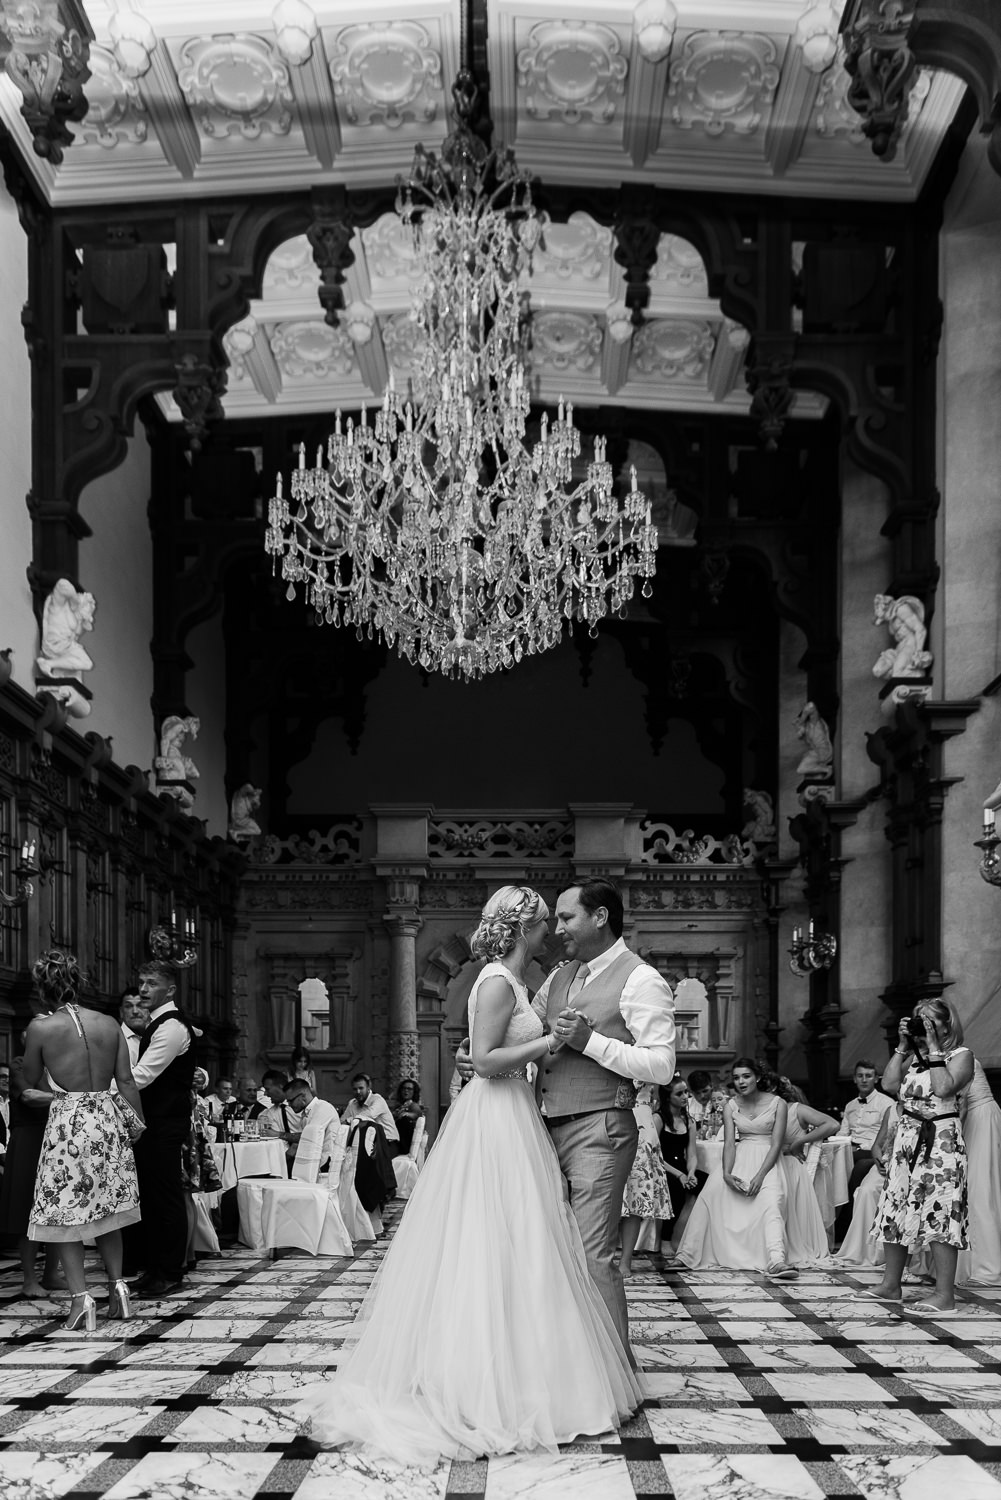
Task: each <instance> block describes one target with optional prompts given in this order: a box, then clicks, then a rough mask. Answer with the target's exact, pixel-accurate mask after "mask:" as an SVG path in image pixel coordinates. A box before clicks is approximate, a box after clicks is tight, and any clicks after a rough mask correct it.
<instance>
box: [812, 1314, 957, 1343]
mask: <svg viewBox="0 0 1001 1500" xmlns="http://www.w3.org/2000/svg"><path fill="white" fill-rule="evenodd" d="M833 1326H834V1331H835V1332H836V1333H837V1335H838V1336H839V1338H843V1339H847V1340H848V1341H849V1343H852V1344H861V1343H867V1344H869V1343H880V1344H882V1343H887V1344H893V1343H896V1342H897V1341H898V1340H899V1341H907V1342H909V1343H915V1344H930V1343H931V1342H932V1341H933V1339H934V1337H935V1335H934V1333H933V1332H931V1330H930V1329H928V1328H922V1327H921V1325H920V1324H919V1323H905V1322H904V1321H903V1320H902V1319H898V1320H896V1321H888V1322H886V1323H870V1322H868V1321H863V1320H861V1319H855V1320H853V1321H852V1322H850V1323H835V1324H834V1325H833Z"/></svg>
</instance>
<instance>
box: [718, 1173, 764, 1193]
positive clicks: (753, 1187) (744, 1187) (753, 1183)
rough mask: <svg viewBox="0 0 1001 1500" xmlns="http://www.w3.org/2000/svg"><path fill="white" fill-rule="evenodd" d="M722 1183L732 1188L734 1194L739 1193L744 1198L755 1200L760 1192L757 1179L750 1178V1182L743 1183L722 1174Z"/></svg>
mask: <svg viewBox="0 0 1001 1500" xmlns="http://www.w3.org/2000/svg"><path fill="white" fill-rule="evenodd" d="M723 1181H724V1182H725V1183H726V1185H727V1187H729V1188H732V1189H733V1191H734V1192H735V1193H740V1194H741V1196H742V1197H744V1198H756V1197H757V1196H758V1193H759V1192H760V1191H761V1179H760V1178H758V1177H752V1178H751V1180H750V1182H743V1181H742V1180H741V1178H739V1177H734V1176H733V1175H732V1174H731V1173H729V1172H724V1173H723Z"/></svg>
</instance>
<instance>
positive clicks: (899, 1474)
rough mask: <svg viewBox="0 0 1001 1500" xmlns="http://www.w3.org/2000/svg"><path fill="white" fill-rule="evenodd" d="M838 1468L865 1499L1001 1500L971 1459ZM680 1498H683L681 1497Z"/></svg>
mask: <svg viewBox="0 0 1001 1500" xmlns="http://www.w3.org/2000/svg"><path fill="white" fill-rule="evenodd" d="M837 1465H838V1468H839V1469H843V1470H844V1472H845V1473H846V1474H847V1475H848V1477H849V1478H850V1479H851V1481H852V1483H853V1484H854V1485H855V1486H856V1487H857V1488H858V1489H860V1490H861V1491H862V1494H863V1495H864V1496H865V1497H866V1500H942V1496H943V1495H955V1496H957V1497H958V1496H961V1497H962V1500H1001V1484H999V1483H998V1481H997V1480H996V1479H994V1478H992V1477H991V1475H990V1474H987V1473H985V1471H984V1470H983V1469H982V1468H981V1467H980V1465H979V1464H976V1463H974V1461H973V1459H972V1458H966V1457H953V1456H951V1455H947V1454H938V1453H927V1454H925V1453H907V1454H903V1453H901V1454H896V1455H894V1456H893V1457H892V1458H891V1457H886V1456H880V1457H876V1456H875V1455H873V1456H871V1457H870V1456H868V1455H867V1454H864V1453H850V1454H847V1455H845V1456H844V1457H841V1456H840V1455H839V1457H838V1459H837ZM679 1500H680V1497H679Z"/></svg>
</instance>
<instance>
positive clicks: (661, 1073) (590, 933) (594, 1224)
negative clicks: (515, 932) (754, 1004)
mask: <svg viewBox="0 0 1001 1500" xmlns="http://www.w3.org/2000/svg"><path fill="white" fill-rule="evenodd" d="M622 926H623V907H622V897H621V895H620V894H619V892H618V890H617V888H616V887H615V886H614V885H613V884H612V882H611V881H609V880H585V881H582V882H581V883H580V884H579V885H574V886H570V887H569V888H568V889H567V890H565V891H562V892H561V893H560V896H559V898H558V900H557V902H556V935H557V937H561V938H562V939H563V946H564V949H565V951H566V956H567V960H568V962H567V963H565V964H562V965H561V966H560V967H559V968H558V969H555V970H554V971H553V973H552V974H550V976H549V978H548V979H547V980H546V982H545V984H544V985H543V986H542V988H541V989H540V990H539V993H538V994H537V995H536V997H535V999H534V1001H533V1002H532V1004H533V1008H534V1009H535V1011H536V1013H537V1014H538V1015H539V1016H540V1017H541V1018H542V1019H543V1021H545V1022H546V1023H547V1024H548V1026H549V1028H550V1029H551V1030H552V1031H553V1032H554V1033H555V1034H556V1036H557V1037H559V1039H560V1041H561V1042H563V1043H564V1045H563V1046H562V1047H560V1048H558V1049H557V1051H556V1052H555V1053H554V1054H553V1055H552V1056H551V1057H546V1058H544V1059H543V1061H542V1062H541V1063H540V1064H539V1076H538V1089H539V1099H540V1102H541V1105H542V1109H543V1112H544V1114H545V1117H546V1123H547V1125H548V1127H549V1133H550V1136H551V1138H552V1142H553V1145H554V1146H555V1147H556V1152H557V1155H558V1156H559V1159H560V1167H561V1169H562V1172H563V1175H564V1177H565V1178H566V1180H567V1183H568V1185H569V1188H570V1206H571V1208H572V1209H573V1212H574V1216H575V1218H576V1220H577V1224H578V1226H579V1228H580V1233H581V1238H582V1239H583V1241H584V1252H585V1254H586V1256H587V1266H588V1270H589V1271H590V1273H591V1277H592V1280H593V1281H594V1283H595V1285H596V1286H597V1288H598V1290H599V1292H600V1293H601V1297H602V1300H603V1301H604V1303H605V1306H606V1307H607V1308H608V1311H609V1314H610V1315H611V1318H612V1320H613V1322H614V1323H615V1326H616V1328H617V1329H618V1331H619V1336H620V1337H621V1339H622V1343H623V1345H624V1347H625V1349H626V1350H627V1351H628V1350H629V1317H628V1313H627V1310H626V1294H625V1288H624V1287H623V1285H622V1277H621V1276H620V1274H619V1270H618V1266H617V1264H616V1259H615V1257H616V1251H617V1247H618V1239H619V1220H620V1219H621V1217H622V1195H623V1192H624V1190H625V1186H626V1180H627V1178H628V1177H629V1172H630V1170H631V1168H632V1165H633V1160H634V1158H635V1156H636V1143H637V1135H638V1132H637V1128H636V1119H635V1116H634V1115H633V1105H634V1104H635V1102H636V1089H635V1087H634V1082H633V1080H638V1081H639V1082H641V1083H655V1084H664V1085H666V1084H669V1083H670V1082H671V1079H672V1078H673V1077H674V1062H675V1048H674V1040H675V1032H674V997H673V995H672V994H671V988H670V985H669V984H668V983H667V981H666V980H665V979H664V978H663V977H662V976H661V975H660V974H658V972H657V970H656V969H654V968H652V967H651V965H649V964H647V963H644V961H643V959H641V958H639V957H638V956H637V955H636V954H635V953H632V952H630V950H629V949H628V948H627V947H626V945H625V943H624V942H623V939H622Z"/></svg>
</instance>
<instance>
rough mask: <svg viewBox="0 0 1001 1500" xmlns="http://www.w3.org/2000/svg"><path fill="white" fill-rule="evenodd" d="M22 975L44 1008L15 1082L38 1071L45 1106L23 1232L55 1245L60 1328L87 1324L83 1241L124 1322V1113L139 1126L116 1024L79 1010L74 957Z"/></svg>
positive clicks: (128, 1180)
mask: <svg viewBox="0 0 1001 1500" xmlns="http://www.w3.org/2000/svg"><path fill="white" fill-rule="evenodd" d="M32 975H33V977H34V980H35V984H36V986H37V988H38V992H39V996H40V998H41V1000H42V1003H43V1004H44V1005H45V1006H46V1007H47V1009H48V1011H49V1014H48V1015H43V1016H37V1017H36V1018H35V1019H34V1020H33V1021H32V1022H31V1025H30V1026H29V1027H28V1032H27V1036H26V1038H25V1049H24V1082H25V1085H26V1087H27V1088H30V1089H37V1088H39V1087H40V1085H41V1083H42V1079H43V1077H44V1076H45V1075H46V1074H48V1079H49V1083H50V1084H51V1088H52V1094H53V1098H52V1102H51V1104H50V1106H49V1118H48V1121H47V1123H46V1127H45V1137H44V1140H43V1142H42V1152H41V1156H40V1159H39V1163H38V1175H37V1177H36V1180H35V1194H34V1200H33V1202H32V1207H31V1218H30V1222H29V1225H28V1238H29V1239H32V1240H41V1241H42V1242H43V1243H46V1244H56V1245H58V1246H59V1259H60V1261H61V1262H62V1267H63V1271H64V1273H65V1276H66V1282H67V1285H68V1286H69V1289H70V1294H71V1297H72V1302H71V1304H70V1315H69V1318H68V1319H67V1321H66V1323H65V1324H64V1327H65V1328H66V1329H67V1330H69V1331H70V1332H72V1331H73V1330H75V1329H77V1328H80V1327H84V1328H86V1329H87V1331H88V1332H93V1330H94V1328H95V1327H96V1326H97V1307H96V1304H95V1302H94V1299H93V1297H92V1296H91V1295H90V1293H89V1292H88V1291H87V1281H86V1276H85V1273H84V1262H83V1242H84V1240H85V1239H91V1238H93V1239H94V1240H95V1241H96V1243H97V1248H98V1252H99V1253H100V1256H101V1259H102V1260H103V1262H104V1266H105V1270H106V1271H107V1273H108V1317H109V1318H121V1319H125V1318H129V1317H131V1315H132V1309H131V1305H130V1301H129V1295H128V1290H127V1288H126V1286H125V1282H124V1281H123V1280H122V1236H121V1230H122V1226H123V1225H125V1224H133V1223H135V1222H136V1221H137V1220H138V1218H139V1194H138V1191H137V1186H136V1169H135V1160H134V1158H133V1153H132V1146H131V1144H130V1142H129V1131H128V1128H127V1125H126V1112H127V1110H126V1109H123V1107H122V1104H121V1102H120V1101H119V1099H118V1098H116V1096H115V1094H114V1093H113V1092H112V1089H111V1082H112V1079H114V1081H115V1083H116V1085H117V1088H118V1093H119V1095H120V1096H121V1100H122V1101H124V1105H125V1106H126V1107H127V1109H128V1110H131V1111H132V1112H133V1114H134V1117H135V1118H134V1124H135V1126H136V1128H137V1129H141V1128H142V1105H141V1104H140V1102H139V1095H138V1093H137V1092H136V1087H135V1084H134V1083H133V1081H132V1070H131V1068H130V1067H129V1053H128V1048H127V1047H126V1045H125V1038H124V1036H123V1035H122V1029H121V1026H120V1025H119V1024H118V1022H117V1021H114V1020H112V1018H111V1017H110V1016H104V1015H100V1014H98V1013H97V1012H96V1011H87V1012H86V1015H84V1013H83V1012H82V1011H81V1009H80V1006H79V999H80V991H81V989H82V987H83V980H82V976H81V974H80V970H79V968H78V966H77V961H76V959H75V958H74V957H73V956H72V954H69V953H62V952H60V951H59V950H58V949H53V950H52V951H51V952H49V953H43V954H42V956H41V957H40V958H39V959H38V961H37V962H36V964H35V965H34V968H33V969H32Z"/></svg>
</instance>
